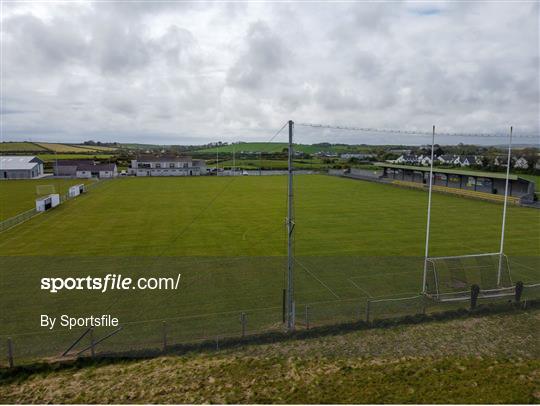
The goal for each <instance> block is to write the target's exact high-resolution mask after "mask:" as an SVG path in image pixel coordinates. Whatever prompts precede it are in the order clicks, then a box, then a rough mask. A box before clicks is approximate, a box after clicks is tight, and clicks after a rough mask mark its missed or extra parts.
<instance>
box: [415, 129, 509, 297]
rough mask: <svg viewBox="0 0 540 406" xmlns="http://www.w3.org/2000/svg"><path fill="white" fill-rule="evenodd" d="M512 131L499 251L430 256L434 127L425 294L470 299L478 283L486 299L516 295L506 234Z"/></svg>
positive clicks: (425, 264) (423, 287)
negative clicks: (506, 247)
mask: <svg viewBox="0 0 540 406" xmlns="http://www.w3.org/2000/svg"><path fill="white" fill-rule="evenodd" d="M512 132H513V128H512V127H510V134H509V141H508V155H507V165H506V180H505V190H504V205H503V215H502V227H501V239H500V246H499V251H498V252H491V253H480V254H469V255H457V256H442V257H430V256H429V243H430V228H431V204H432V190H433V161H434V148H435V126H433V131H432V138H431V163H430V171H429V195H428V210H427V223H426V244H425V251H424V271H423V278H422V293H423V294H424V295H426V296H428V297H430V298H432V299H434V300H438V301H459V300H468V299H469V296H470V288H471V285H473V284H476V285H478V286H479V287H480V288H481V291H480V295H479V296H480V297H484V298H488V297H501V296H508V295H512V294H514V288H513V287H512V279H511V277H510V265H509V262H508V257H507V256H506V255H505V254H504V236H505V226H506V212H507V206H508V190H509V177H510V164H511V154H512Z"/></svg>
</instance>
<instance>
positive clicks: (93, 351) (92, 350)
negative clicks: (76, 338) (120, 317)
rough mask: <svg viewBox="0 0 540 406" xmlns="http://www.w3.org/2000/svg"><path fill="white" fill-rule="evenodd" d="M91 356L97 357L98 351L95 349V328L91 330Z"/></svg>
mask: <svg viewBox="0 0 540 406" xmlns="http://www.w3.org/2000/svg"><path fill="white" fill-rule="evenodd" d="M90 354H91V355H92V357H95V356H96V349H95V345H94V328H93V327H92V328H91V329H90Z"/></svg>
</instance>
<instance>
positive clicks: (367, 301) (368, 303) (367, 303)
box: [366, 299, 370, 323]
mask: <svg viewBox="0 0 540 406" xmlns="http://www.w3.org/2000/svg"><path fill="white" fill-rule="evenodd" d="M369 307H370V301H369V299H368V300H366V323H369V310H370V309H369Z"/></svg>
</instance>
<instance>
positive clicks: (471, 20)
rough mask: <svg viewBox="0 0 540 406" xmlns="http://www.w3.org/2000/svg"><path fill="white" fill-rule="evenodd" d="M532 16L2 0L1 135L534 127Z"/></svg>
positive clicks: (378, 7) (457, 5) (406, 6)
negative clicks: (291, 126) (286, 127)
mask: <svg viewBox="0 0 540 406" xmlns="http://www.w3.org/2000/svg"><path fill="white" fill-rule="evenodd" d="M539 13H540V8H539V3H538V2H516V1H512V2H507V3H505V2H493V3H489V2H484V1H482V2H480V1H479V2H457V1H454V2H414V3H407V2H403V3H401V2H387V3H360V2H358V3H350V2H349V3H333V4H330V3H301V2H294V3H238V2H237V3H214V4H208V3H186V2H184V3H179V2H156V1H153V2H150V1H148V2H142V1H141V2H135V3H134V2H131V3H127V2H71V3H69V4H68V3H53V4H51V3H48V4H45V3H30V2H25V3H9V2H5V1H4V2H3V6H2V17H1V21H2V39H1V45H2V61H1V62H2V63H1V71H2V95H1V96H2V110H1V111H0V113H1V114H2V116H1V117H2V133H3V139H4V140H33V141H62V142H77V141H83V140H88V139H94V140H100V141H123V142H128V141H130V142H144V143H166V144H201V143H207V142H211V141H216V140H223V141H232V140H244V141H250V140H258V141H266V140H268V139H269V138H270V137H271V136H272V134H273V133H274V132H275V130H276V129H278V128H279V127H280V126H281V125H282V124H283V123H284V122H285V121H287V120H289V119H292V120H295V121H296V122H311V123H328V124H341V125H354V126H361V127H383V128H402V129H409V130H411V129H418V130H423V131H429V130H430V128H431V126H432V125H433V124H435V125H436V126H437V128H438V129H440V130H442V131H459V132H461V131H467V132H468V131H475V132H505V131H507V128H508V126H509V125H514V126H515V127H516V129H517V133H518V134H519V133H529V134H530V133H533V132H535V133H538V129H539V120H540V119H539V113H540V112H539V109H540V100H539V98H540V88H539V79H538V75H539ZM297 135H298V141H302V142H320V141H328V142H358V143H361V142H369V143H387V142H393V143H409V144H412V143H422V142H426V141H427V140H426V139H425V138H422V137H420V138H418V137H403V136H399V135H386V136H385V135H381V134H378V135H369V134H362V133H351V132H338V133H332V134H331V133H329V132H324V131H322V130H314V129H307V128H301V127H298V128H297ZM278 140H280V141H284V140H285V133H284V134H283V136H280V137H278V138H276V141H278ZM460 141H462V140H460ZM471 141H473V142H476V141H479V140H477V139H475V140H471ZM489 141H490V142H492V143H500V142H503V141H504V140H503V141H501V140H498V139H496V140H493V141H492V140H489ZM529 142H531V140H530V139H529Z"/></svg>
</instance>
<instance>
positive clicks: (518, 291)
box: [514, 281, 523, 303]
mask: <svg viewBox="0 0 540 406" xmlns="http://www.w3.org/2000/svg"><path fill="white" fill-rule="evenodd" d="M522 294H523V282H521V281H518V282H516V290H515V298H514V299H515V301H516V303H519V302H520V301H521V296H522Z"/></svg>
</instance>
